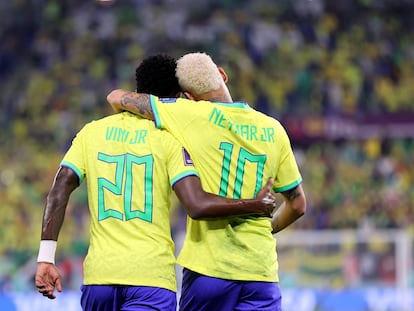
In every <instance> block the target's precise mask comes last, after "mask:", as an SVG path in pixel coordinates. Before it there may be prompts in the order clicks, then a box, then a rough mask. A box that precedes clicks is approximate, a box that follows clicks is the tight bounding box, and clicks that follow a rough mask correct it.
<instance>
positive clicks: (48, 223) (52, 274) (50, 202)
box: [35, 167, 79, 299]
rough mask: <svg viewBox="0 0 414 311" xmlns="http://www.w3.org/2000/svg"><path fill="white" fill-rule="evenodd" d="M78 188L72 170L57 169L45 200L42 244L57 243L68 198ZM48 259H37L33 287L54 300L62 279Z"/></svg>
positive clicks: (76, 177) (76, 179)
mask: <svg viewBox="0 0 414 311" xmlns="http://www.w3.org/2000/svg"><path fill="white" fill-rule="evenodd" d="M78 186H79V179H78V176H77V175H76V174H75V172H74V171H73V170H71V169H70V168H67V167H61V168H59V170H58V172H57V174H56V177H55V180H54V182H53V185H52V187H51V189H50V191H49V194H48V195H47V198H46V206H45V210H44V214H43V224H42V234H41V240H42V242H50V241H57V239H58V236H59V232H60V229H61V227H62V224H63V220H64V217H65V211H66V205H67V203H68V200H69V196H70V194H71V193H72V191H73V190H74V189H76V187H78ZM42 242H41V243H42ZM52 243H53V242H52ZM41 245H42V244H41ZM41 248H42V246H41ZM39 253H40V251H39ZM50 259H52V258H50ZM50 259H48V260H45V261H43V260H41V259H39V258H38V261H39V262H38V263H37V270H36V275H35V286H36V288H37V290H38V291H39V293H41V294H42V295H43V296H45V297H47V298H49V299H55V298H56V295H55V289H56V290H57V291H58V292H61V291H62V277H61V275H60V273H59V270H58V269H57V267H56V266H55V264H54V263H53V261H54V259H52V260H50ZM51 261H52V262H51Z"/></svg>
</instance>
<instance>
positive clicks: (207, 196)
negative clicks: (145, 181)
mask: <svg viewBox="0 0 414 311" xmlns="http://www.w3.org/2000/svg"><path fill="white" fill-rule="evenodd" d="M272 184H273V179H269V181H268V182H267V184H266V185H265V186H264V187H263V188H262V190H261V191H260V192H259V193H258V195H257V197H256V198H255V199H240V200H233V199H229V198H224V197H221V196H218V195H214V194H211V193H207V192H204V191H203V189H202V187H201V182H200V179H199V178H198V177H196V176H189V177H186V178H183V179H181V180H180V181H178V182H177V183H175V185H174V186H173V189H174V191H175V193H176V194H177V197H178V199H179V200H180V201H181V203H182V204H183V205H184V208H185V210H186V212H187V214H188V215H189V216H190V217H191V218H193V219H205V218H213V217H226V216H232V215H246V214H258V215H262V216H267V217H270V215H271V212H272V211H273V209H274V204H275V196H274V195H273V194H272V193H271V191H270V189H271V186H272Z"/></svg>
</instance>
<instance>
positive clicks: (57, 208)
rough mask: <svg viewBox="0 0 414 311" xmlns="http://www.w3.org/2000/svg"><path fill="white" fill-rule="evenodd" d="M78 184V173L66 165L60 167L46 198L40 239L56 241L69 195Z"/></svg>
mask: <svg viewBox="0 0 414 311" xmlns="http://www.w3.org/2000/svg"><path fill="white" fill-rule="evenodd" d="M78 186H79V178H78V175H76V173H75V172H74V171H73V170H72V169H70V168H68V167H60V168H59V170H58V172H57V174H56V177H55V180H54V182H53V185H52V187H51V189H50V191H49V194H48V195H47V198H46V206H45V210H44V214H43V224H42V235H41V239H42V240H53V241H57V239H58V235H59V231H60V229H61V227H62V224H63V219H64V217H65V211H66V205H67V204H68V201H69V196H70V194H71V193H72V191H73V190H75V189H76V188H77V187H78Z"/></svg>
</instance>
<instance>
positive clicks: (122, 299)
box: [81, 285, 177, 311]
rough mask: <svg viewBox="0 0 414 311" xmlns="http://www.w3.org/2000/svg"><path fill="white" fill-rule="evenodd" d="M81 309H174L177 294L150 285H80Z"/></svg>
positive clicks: (159, 310) (119, 310)
mask: <svg viewBox="0 0 414 311" xmlns="http://www.w3.org/2000/svg"><path fill="white" fill-rule="evenodd" d="M81 292H82V295H81V306H82V310H83V311H148V310H152V311H154V310H158V311H176V310H177V295H176V293H175V292H172V291H170V290H168V289H164V288H159V287H150V286H122V285H82V287H81Z"/></svg>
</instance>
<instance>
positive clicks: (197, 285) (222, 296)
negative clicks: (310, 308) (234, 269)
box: [179, 269, 282, 311]
mask: <svg viewBox="0 0 414 311" xmlns="http://www.w3.org/2000/svg"><path fill="white" fill-rule="evenodd" d="M281 304H282V297H281V293H280V289H279V284H278V283H272V282H252V281H232V280H224V279H218V278H212V277H208V276H205V275H201V274H198V273H195V272H193V271H190V270H188V269H184V270H183V283H182V291H181V297H180V309H179V310H180V311H212V310H214V311H229V310H232V311H259V310H260V311H261V310H263V311H281V310H282V306H281Z"/></svg>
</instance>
